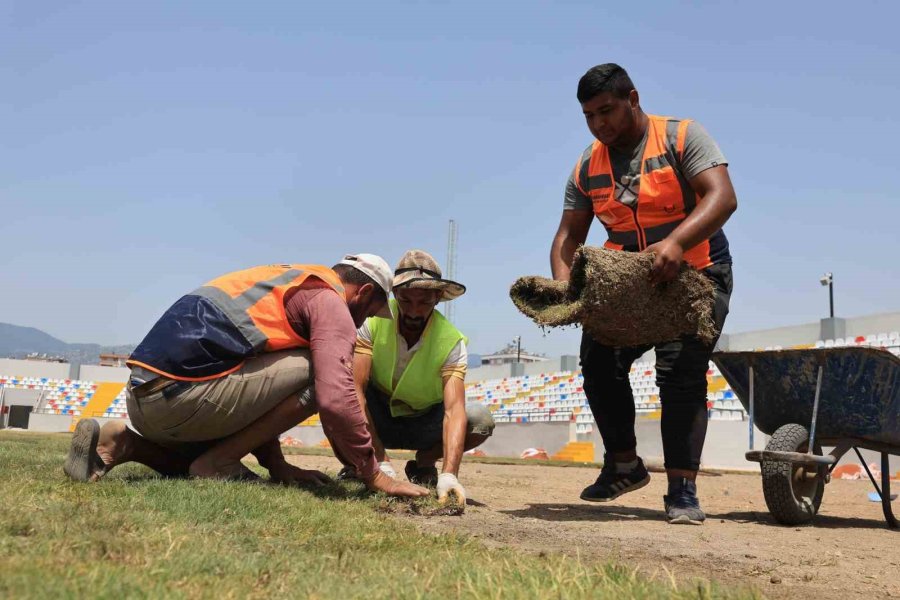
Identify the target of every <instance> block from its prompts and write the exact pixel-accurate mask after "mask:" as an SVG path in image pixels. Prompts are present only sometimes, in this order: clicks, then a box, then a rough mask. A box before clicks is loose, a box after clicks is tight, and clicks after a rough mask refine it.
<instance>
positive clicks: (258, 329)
mask: <svg viewBox="0 0 900 600" xmlns="http://www.w3.org/2000/svg"><path fill="white" fill-rule="evenodd" d="M310 275H312V276H315V277H317V278H318V279H321V280H322V281H324V282H325V283H327V284H328V285H329V286H331V287H332V288H334V289H335V291H337V292H338V294H339V295H340V296H341V298H343V297H344V286H343V284H342V283H341V280H340V278H339V277H338V276H337V273H335V272H334V271H332V270H331V269H328V268H326V267H322V266H318V265H268V266H264V267H254V268H252V269H246V270H244V271H237V272H234V273H229V274H228V275H224V276H222V277H219V278H217V279H214V280H212V281H210V282H209V283H207V284H206V285H204V286H202V287H200V288H197V289H196V290H194V291H193V292H191V293H192V294H194V295H196V296H202V297H204V298H208V299H209V300H210V301H212V303H213V304H215V305H216V306H217V307H219V309H221V310H222V312H224V313H225V315H226V316H228V318H229V319H230V320H231V322H232V323H234V324H235V326H236V327H237V328H238V330H239V331H240V332H241V333H242V334H243V335H244V337H245V338H246V339H247V341H248V342H250V344H251V346H253V350H254V351H255V352H275V351H278V350H286V349H289V348H298V347H305V346H309V342H308V341H307V340H305V339H303V338H302V337H300V336H299V335H297V333H296V332H295V331H294V329H293V327H291V325H290V323H288V320H287V315H286V314H285V311H284V297H285V294H286V293H287V292H288V290H291V289H293V288H295V287H297V286H299V285H301V284H303V282H304V281H306V279H307V278H308V277H309V276H310Z"/></svg>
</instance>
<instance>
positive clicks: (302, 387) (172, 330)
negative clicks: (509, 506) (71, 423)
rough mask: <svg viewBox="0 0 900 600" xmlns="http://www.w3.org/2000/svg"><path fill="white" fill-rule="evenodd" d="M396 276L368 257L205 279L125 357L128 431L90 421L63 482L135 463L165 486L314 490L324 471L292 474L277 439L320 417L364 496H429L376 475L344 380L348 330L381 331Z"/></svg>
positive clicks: (350, 339) (76, 441)
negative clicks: (227, 483)
mask: <svg viewBox="0 0 900 600" xmlns="http://www.w3.org/2000/svg"><path fill="white" fill-rule="evenodd" d="M391 285H392V274H391V270H390V267H389V266H388V265H387V263H386V262H385V261H384V259H382V258H380V257H378V256H375V255H373V254H358V255H349V256H346V257H344V259H343V260H342V261H340V263H338V264H337V265H335V266H334V267H332V268H330V269H329V268H327V267H323V266H319V265H307V264H281V265H265V266H261V267H253V268H250V269H244V270H243V271H236V272H233V273H229V274H227V275H223V276H221V277H218V278H216V279H213V280H212V281H210V282H209V283H207V284H205V285H203V286H201V287H199V288H197V289H196V290H194V291H193V292H191V293H189V294H187V295H185V296H182V297H181V298H180V299H179V300H178V301H176V302H175V303H174V304H173V305H172V306H171V307H169V309H168V310H167V311H166V312H165V314H163V316H162V317H161V318H160V319H159V321H157V322H156V324H155V325H154V326H153V328H152V329H151V330H150V332H149V333H148V334H147V336H146V337H145V338H144V340H143V341H142V342H141V343H140V344H139V345H138V347H137V348H136V349H135V350H134V352H133V353H132V355H131V356H130V357H129V360H128V363H127V364H128V366H129V367H130V368H131V378H130V380H129V382H128V384H127V385H126V388H125V390H126V401H127V405H128V417H129V419H130V421H131V427H132V428H133V429H129V428H127V427H126V426H125V425H124V423H122V422H109V423H107V424H105V425H104V426H103V428H102V429H101V428H100V426H99V424H98V423H97V421H95V420H94V419H84V420H82V421H80V422H79V423H78V425H77V426H76V428H75V434H74V436H73V437H72V445H71V449H70V452H69V456H68V458H67V459H66V462H65V465H64V470H65V472H66V474H67V475H69V477H71V478H72V479H75V480H79V481H96V480H98V479H100V478H101V477H103V476H104V475H105V474H106V473H108V472H109V471H110V470H111V469H112V468H113V467H115V466H117V465H120V464H122V463H126V462H130V461H136V462H139V463H142V464H144V465H147V466H149V467H151V468H152V469H155V470H156V471H159V472H160V473H162V474H164V475H170V476H186V475H191V476H194V477H210V478H227V479H258V476H257V475H255V474H254V473H253V472H252V471H250V470H249V469H248V468H247V467H245V466H243V465H242V464H241V459H242V458H243V457H244V456H245V455H247V454H253V455H254V456H255V457H256V459H257V460H258V461H259V464H260V465H262V466H263V467H265V468H266V469H267V470H268V471H269V474H270V476H271V478H272V481H275V482H279V483H286V484H297V483H301V484H303V483H305V484H312V485H321V484H323V483H325V482H326V481H327V479H328V478H327V477H326V476H325V475H324V474H323V473H320V472H319V471H309V470H305V469H300V468H298V467H296V466H294V465H291V464H289V463H288V462H287V461H286V460H285V458H284V455H283V454H282V451H281V445H280V443H279V439H278V438H279V435H280V434H282V433H283V432H285V431H287V430H288V429H290V428H291V427H293V426H295V425H296V424H297V423H300V422H301V421H304V420H306V419H307V418H309V417H311V416H312V415H313V414H315V413H317V412H318V413H319V415H320V418H321V421H322V427H323V429H324V431H325V435H326V436H327V437H328V439H329V440H330V442H331V444H332V447H333V448H334V449H335V451H336V452H338V453H340V454H341V456H343V457H345V459H346V460H348V461H349V464H352V465H354V467H355V468H356V470H357V471H358V472H359V474H360V478H361V479H362V480H363V481H364V482H365V483H366V485H367V486H368V487H369V488H370V489H373V490H378V491H382V492H385V493H388V494H393V495H396V496H425V495H428V493H429V492H428V490H426V489H425V488H422V487H419V486H416V485H413V484H410V483H406V482H400V481H397V480H395V479H393V478H391V477H388V476H386V475H385V474H384V473H383V472H382V471H381V470H379V468H378V461H377V460H376V456H375V452H374V449H373V447H372V442H371V438H370V436H369V432H368V430H367V427H366V419H365V416H364V414H363V411H362V410H361V408H360V405H359V401H358V399H357V395H356V389H355V386H354V383H353V376H352V374H351V372H350V368H349V367H350V365H351V361H352V354H353V347H354V343H355V340H356V329H357V328H358V327H359V326H361V325H362V324H363V323H364V322H365V320H366V318H368V317H372V316H374V315H382V316H384V317H385V318H386V320H387V319H390V317H391V313H390V311H389V310H388V309H387V300H388V296H389V294H390V291H391Z"/></svg>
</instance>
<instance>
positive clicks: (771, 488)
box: [761, 423, 825, 525]
mask: <svg viewBox="0 0 900 600" xmlns="http://www.w3.org/2000/svg"><path fill="white" fill-rule="evenodd" d="M808 448H809V431H807V429H806V427H804V426H802V425H797V424H795V423H791V424H789V425H782V426H781V427H779V428H778V429H777V430H775V434H774V435H773V436H772V439H770V440H769V443H768V444H766V450H772V451H777V452H806V451H807V449H808ZM813 452H814V453H815V454H818V455H821V454H822V447H821V446H819V444H818V443H816V444H815V447H814V448H813ZM761 466H762V482H763V496H765V499H766V506H767V507H768V508H769V512H770V513H772V516H773V517H775V520H776V521H778V522H779V523H782V524H784V525H800V524H803V523H809V522H810V521H812V519H813V517H815V516H816V513H817V512H819V505H820V504H822V495H823V494H824V493H825V472H824V471H823V470H822V469H821V468H818V469H817V468H814V467H804V466H803V465H797V464H793V463H790V462H786V461H776V460H763V461H762V465H761Z"/></svg>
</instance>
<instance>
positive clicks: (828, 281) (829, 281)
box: [819, 273, 834, 319]
mask: <svg viewBox="0 0 900 600" xmlns="http://www.w3.org/2000/svg"><path fill="white" fill-rule="evenodd" d="M819 283H821V284H822V285H827V286H828V316H829V317H831V318H832V319H833V318H834V274H833V273H825V274H824V275H822V277H821V278H820V279H819Z"/></svg>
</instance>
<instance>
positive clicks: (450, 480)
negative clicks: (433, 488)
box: [437, 473, 466, 506]
mask: <svg viewBox="0 0 900 600" xmlns="http://www.w3.org/2000/svg"><path fill="white" fill-rule="evenodd" d="M437 494H438V502H440V503H441V504H446V503H447V501H448V500H449V499H450V494H453V495H454V496H456V498H455V500H456V504H459V505H460V506H465V505H466V489H465V488H464V487H463V486H462V484H461V483H460V482H459V480H458V479H457V478H456V475H454V474H453V473H441V474H440V475H439V476H438V482H437Z"/></svg>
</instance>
